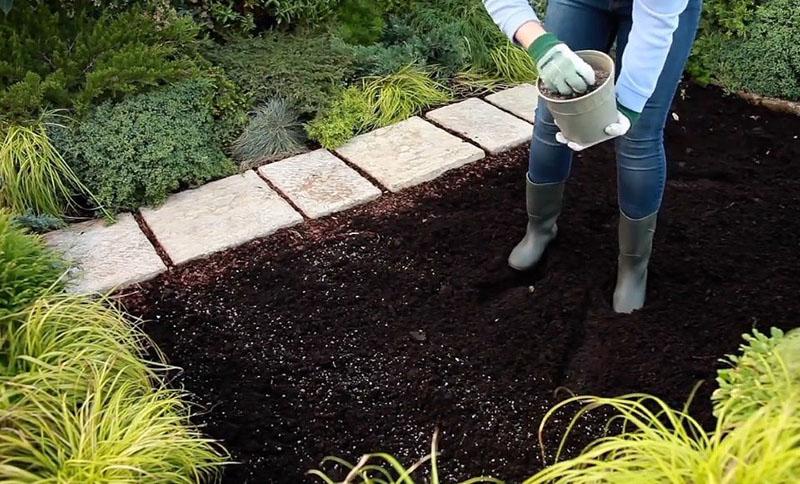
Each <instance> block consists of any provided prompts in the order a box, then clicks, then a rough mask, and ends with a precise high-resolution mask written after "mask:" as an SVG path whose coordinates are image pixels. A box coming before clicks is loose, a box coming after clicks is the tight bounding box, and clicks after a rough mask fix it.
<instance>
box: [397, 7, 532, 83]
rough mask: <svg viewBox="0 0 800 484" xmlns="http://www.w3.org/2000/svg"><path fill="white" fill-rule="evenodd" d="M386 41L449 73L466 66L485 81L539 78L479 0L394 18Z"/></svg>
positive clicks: (421, 10)
mask: <svg viewBox="0 0 800 484" xmlns="http://www.w3.org/2000/svg"><path fill="white" fill-rule="evenodd" d="M387 42H389V43H408V44H410V45H411V46H412V48H413V51H414V52H415V54H417V55H418V56H420V57H422V58H424V59H425V60H426V61H427V62H428V63H430V64H433V65H435V66H436V67H437V68H438V69H439V70H440V72H441V73H442V74H443V75H445V76H452V75H453V74H456V73H458V72H460V71H463V70H467V71H468V72H469V77H471V78H480V79H483V80H485V81H486V82H484V84H490V83H495V84H502V85H510V84H518V83H521V82H530V81H532V80H535V79H536V68H535V65H534V63H533V61H532V60H531V58H530V56H528V55H527V53H526V52H525V51H523V50H522V49H519V48H518V47H516V46H514V45H512V44H511V43H510V42H509V41H508V39H506V38H505V36H504V35H503V33H502V32H501V31H500V29H498V28H497V26H496V25H495V24H494V22H493V21H492V19H491V18H490V17H489V15H488V14H487V13H486V10H485V8H484V7H483V3H482V2H480V1H477V0H470V1H468V2H461V1H457V0H437V1H435V2H428V3H426V4H424V5H418V6H416V7H415V8H414V10H413V11H412V12H410V13H408V14H407V15H405V16H403V17H400V18H395V19H393V20H392V23H391V24H390V28H389V29H388V32H387Z"/></svg>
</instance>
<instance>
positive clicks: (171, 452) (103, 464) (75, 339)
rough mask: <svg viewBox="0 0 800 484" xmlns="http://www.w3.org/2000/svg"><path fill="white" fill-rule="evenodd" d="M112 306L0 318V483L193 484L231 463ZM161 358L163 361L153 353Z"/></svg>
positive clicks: (50, 308) (46, 300) (61, 301)
mask: <svg viewBox="0 0 800 484" xmlns="http://www.w3.org/2000/svg"><path fill="white" fill-rule="evenodd" d="M106 303H107V301H94V300H91V299H88V298H85V297H81V296H68V295H48V296H45V297H42V298H40V299H38V300H37V301H36V302H35V303H33V304H32V305H31V306H30V307H29V308H28V309H26V310H24V311H22V312H19V313H16V314H10V315H7V316H5V317H0V327H1V328H2V329H3V332H2V334H3V335H5V337H4V338H3V339H0V363H2V365H1V366H0V370H2V374H3V378H2V380H0V385H1V386H2V391H0V455H2V456H3V457H2V465H0V480H2V481H3V482H140V481H143V480H146V481H153V482H176V483H191V482H203V481H206V480H208V479H213V478H214V477H215V475H216V474H217V472H218V470H219V466H220V465H221V463H222V462H223V460H224V453H223V451H222V449H221V448H219V447H218V446H216V444H215V443H214V442H211V441H209V440H207V439H204V438H203V437H202V436H201V434H200V432H199V431H198V429H197V428H196V427H194V426H192V425H191V424H190V423H189V416H190V414H189V409H188V408H187V406H186V405H185V404H184V403H183V401H182V397H183V395H182V394H180V393H178V392H175V391H172V390H168V389H166V388H165V386H164V380H163V377H162V376H161V374H162V370H163V369H165V366H164V365H163V363H161V362H154V363H150V362H146V361H144V360H143V359H142V356H143V355H144V352H145V351H146V350H147V349H149V348H151V347H150V344H149V340H148V339H147V337H146V336H145V335H144V334H143V333H142V332H141V331H140V330H139V329H138V328H136V327H134V326H131V325H130V324H128V322H127V321H126V320H125V318H124V316H123V315H122V314H121V313H119V312H118V311H116V310H115V309H113V308H109V307H107V306H106V305H105V304H106ZM156 354H158V353H157V351H156Z"/></svg>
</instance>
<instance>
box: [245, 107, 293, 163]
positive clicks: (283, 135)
mask: <svg viewBox="0 0 800 484" xmlns="http://www.w3.org/2000/svg"><path fill="white" fill-rule="evenodd" d="M304 141H305V135H304V132H303V125H302V124H301V123H300V120H299V118H298V116H297V113H296V112H295V110H294V108H293V107H292V106H291V104H290V103H288V102H287V101H285V100H284V99H280V98H275V99H270V100H269V101H267V102H266V103H265V104H264V105H262V106H260V107H259V108H258V109H256V110H255V112H253V115H252V118H251V119H250V123H249V124H248V125H247V128H246V129H245V130H244V132H243V133H242V135H241V136H239V138H238V139H237V140H236V142H235V143H234V144H233V147H232V151H233V156H234V157H235V158H236V160H238V161H239V162H240V168H242V169H248V168H252V167H253V166H257V165H259V164H261V163H263V162H265V161H270V160H275V159H279V158H284V157H287V156H290V155H294V154H297V153H300V152H301V151H303V148H304V143H303V142H304Z"/></svg>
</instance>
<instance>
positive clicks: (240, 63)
mask: <svg viewBox="0 0 800 484" xmlns="http://www.w3.org/2000/svg"><path fill="white" fill-rule="evenodd" d="M206 55H207V57H208V58H209V59H210V60H211V61H213V62H214V63H216V64H218V65H220V66H221V67H222V68H223V69H224V70H225V72H226V74H227V76H228V77H229V78H230V79H231V80H232V81H233V82H234V83H236V85H238V86H239V87H240V88H241V89H242V91H243V92H244V94H245V95H246V96H247V98H248V99H249V102H250V104H251V105H256V104H259V103H263V102H265V101H267V100H268V99H271V98H274V97H284V98H286V99H287V100H289V101H291V102H292V103H293V104H294V105H295V106H297V109H299V110H300V112H301V113H302V114H311V115H313V114H314V113H316V112H318V111H319V110H320V109H322V108H323V107H325V106H326V105H327V104H328V103H330V102H331V100H332V99H333V98H334V97H335V95H336V93H337V92H338V91H339V89H340V88H341V87H342V85H343V81H344V79H345V77H346V76H347V75H348V73H349V69H350V68H349V66H350V63H351V59H350V57H349V55H348V54H347V52H345V51H344V49H342V48H341V44H340V43H337V42H334V41H333V39H332V38H331V37H330V36H327V35H311V36H290V35H285V34H280V33H278V32H269V33H266V34H264V35H263V36H262V37H255V38H249V39H243V40H239V41H236V42H231V43H229V44H227V45H225V46H217V47H215V48H214V49H210V50H209V51H208V52H206Z"/></svg>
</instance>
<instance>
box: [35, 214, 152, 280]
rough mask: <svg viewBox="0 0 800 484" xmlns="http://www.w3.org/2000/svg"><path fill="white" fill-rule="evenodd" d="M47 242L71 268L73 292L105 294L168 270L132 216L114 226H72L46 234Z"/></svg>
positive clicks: (121, 218)
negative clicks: (62, 256) (61, 254)
mask: <svg viewBox="0 0 800 484" xmlns="http://www.w3.org/2000/svg"><path fill="white" fill-rule="evenodd" d="M45 240H47V243H48V244H49V245H50V246H51V247H53V248H55V249H56V250H57V251H59V252H61V253H63V254H64V257H65V258H66V259H67V261H68V262H69V263H70V264H71V265H72V268H71V269H70V271H69V282H68V287H67V288H68V290H70V291H73V292H81V293H106V292H108V291H110V290H112V289H116V288H121V287H124V286H128V285H130V284H134V283H137V282H141V281H145V280H147V279H150V278H151V277H154V276H156V275H157V274H159V273H161V272H164V271H165V270H167V267H166V266H165V265H164V263H163V262H162V261H161V258H160V257H159V256H158V254H156V251H155V249H154V248H153V246H152V245H151V244H150V241H148V240H147V237H145V235H144V233H143V232H142V231H141V230H140V229H139V225H138V224H137V223H136V220H135V219H134V218H133V215H131V214H129V213H124V214H121V215H119V217H118V218H117V222H116V223H114V224H107V223H106V222H105V221H104V220H90V221H88V222H82V223H78V224H73V225H70V226H69V227H66V228H64V229H61V230H56V231H55V232H50V233H49V234H46V235H45Z"/></svg>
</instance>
